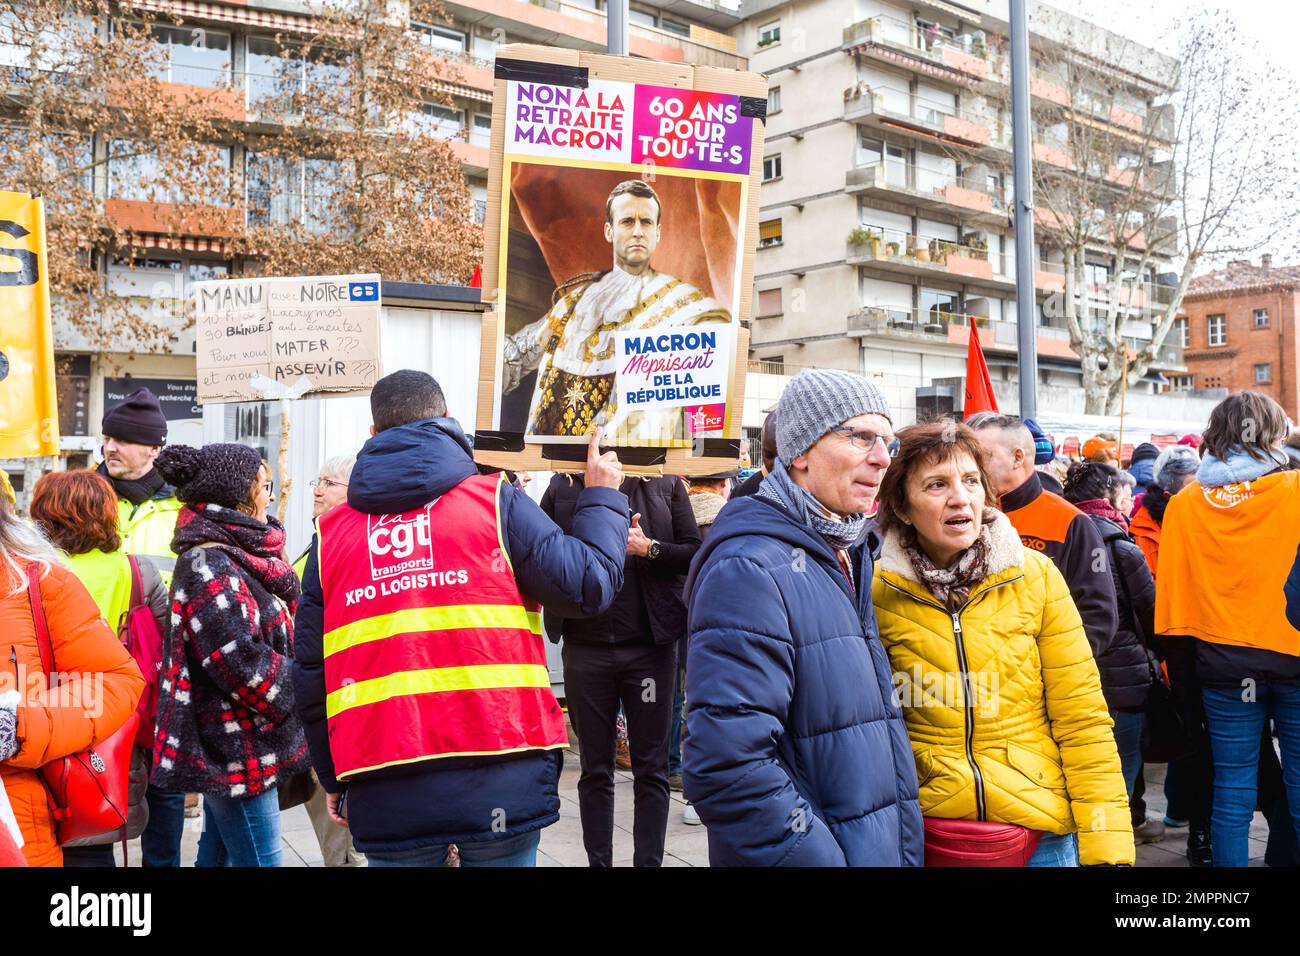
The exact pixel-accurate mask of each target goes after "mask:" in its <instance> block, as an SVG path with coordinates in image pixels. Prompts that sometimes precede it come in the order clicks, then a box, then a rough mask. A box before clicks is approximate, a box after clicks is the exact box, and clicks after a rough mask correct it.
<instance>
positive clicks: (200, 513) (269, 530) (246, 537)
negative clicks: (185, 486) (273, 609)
mask: <svg viewBox="0 0 1300 956" xmlns="http://www.w3.org/2000/svg"><path fill="white" fill-rule="evenodd" d="M203 544H216V545H220V546H221V547H222V550H224V551H225V552H226V553H227V554H229V555H230V557H231V560H233V561H235V562H236V563H237V564H239V565H240V567H242V568H243V569H244V570H246V571H247V572H248V573H249V574H250V575H252V576H253V577H254V578H256V579H257V580H258V581H260V582H261V583H262V585H263V586H264V587H265V588H266V589H267V590H268V591H270V592H271V593H272V594H274V595H275V596H276V597H278V598H281V599H283V600H284V601H285V602H286V603H288V604H289V605H290V606H291V607H292V606H295V605H296V604H297V601H298V595H299V593H300V590H301V589H300V585H299V584H298V575H296V574H294V572H293V566H292V565H290V564H289V562H287V561H286V560H285V559H284V527H283V526H282V525H281V524H280V522H279V521H277V520H276V519H275V518H273V517H270V516H268V517H267V519H266V521H265V522H262V521H258V520H257V519H256V518H253V517H251V516H250V515H246V514H244V513H243V512H242V511H236V510H235V509H234V508H223V507H221V506H220V505H213V504H202V503H200V504H197V505H193V506H191V505H186V506H185V507H184V508H182V509H181V511H180V514H178V515H177V516H176V534H175V535H174V536H173V537H172V550H173V551H174V552H176V553H177V554H183V553H185V552H186V551H188V550H189V549H190V548H196V547H198V546H199V545H203Z"/></svg>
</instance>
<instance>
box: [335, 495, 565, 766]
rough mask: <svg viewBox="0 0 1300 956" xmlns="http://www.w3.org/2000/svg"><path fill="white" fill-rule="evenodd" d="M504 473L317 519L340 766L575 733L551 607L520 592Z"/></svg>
mask: <svg viewBox="0 0 1300 956" xmlns="http://www.w3.org/2000/svg"><path fill="white" fill-rule="evenodd" d="M500 488H501V479H500V477H499V476H490V475H488V476H484V475H475V476H473V477H470V478H467V479H466V480H465V481H463V482H461V484H459V485H458V486H456V487H455V488H453V489H452V490H451V491H449V492H447V493H446V494H445V495H443V496H442V497H440V498H438V499H435V500H434V501H433V502H431V503H430V504H429V505H427V506H425V507H423V508H418V509H415V510H412V511H408V512H405V513H403V514H400V515H367V514H365V513H364V512H360V511H356V510H355V509H353V508H351V507H349V506H348V505H340V506H338V507H337V508H334V509H331V510H330V511H329V512H327V513H326V514H325V515H323V516H322V517H321V519H320V529H319V536H318V547H319V552H318V560H319V564H320V578H321V590H322V593H323V595H324V605H325V607H324V612H325V633H324V636H323V652H324V659H325V688H326V708H325V709H326V717H327V725H328V728H329V740H330V752H331V755H332V756H333V759H334V767H335V774H336V776H337V777H338V778H339V779H341V780H343V779H347V778H349V777H350V776H352V775H355V774H358V773H363V772H366V771H369V770H376V769H379V768H381V767H388V766H394V765H397V764H404V763H413V762H415V761H420V760H433V759H437V758H441V757H452V756H476V755H491V754H506V753H516V752H519V751H525V750H549V749H553V748H557V747H565V746H567V745H568V741H567V738H566V736H565V731H564V715H563V713H562V711H561V710H560V706H559V703H558V702H557V701H556V700H555V695H554V694H553V693H552V692H551V684H550V676H549V673H548V670H547V667H546V648H545V643H544V641H543V639H542V636H541V635H542V624H541V614H540V610H539V608H538V607H537V605H536V604H533V603H531V602H528V601H526V600H525V599H524V597H523V596H522V595H521V594H520V592H519V587H518V584H517V583H516V582H515V578H514V571H513V569H512V568H511V566H510V562H509V558H508V556H507V555H506V553H505V549H504V545H503V541H502V536H501V529H500V498H499V495H500Z"/></svg>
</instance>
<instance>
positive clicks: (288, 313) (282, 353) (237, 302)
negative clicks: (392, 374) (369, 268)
mask: <svg viewBox="0 0 1300 956" xmlns="http://www.w3.org/2000/svg"><path fill="white" fill-rule="evenodd" d="M194 314H195V323H196V329H195V332H196V346H195V348H196V357H197V359H198V388H199V403H200V404H203V403H206V402H250V401H259V400H263V399H280V398H301V397H303V396H305V395H316V394H321V393H325V392H328V393H330V394H353V395H355V394H365V393H367V392H369V391H370V388H371V386H373V385H374V384H375V382H376V380H378V379H379V377H380V376H381V375H382V374H383V371H382V369H381V367H380V366H381V360H380V356H381V352H380V347H379V325H380V322H379V276H377V275H357V276H304V277H298V278H255V279H227V280H220V279H218V280H212V281H205V282H196V283H195V284H194Z"/></svg>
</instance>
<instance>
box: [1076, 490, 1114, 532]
mask: <svg viewBox="0 0 1300 956" xmlns="http://www.w3.org/2000/svg"><path fill="white" fill-rule="evenodd" d="M1070 504H1072V505H1074V506H1075V507H1076V508H1078V509H1079V510H1080V511H1082V512H1083V513H1084V514H1086V515H1101V516H1102V517H1103V518H1109V519H1110V520H1111V521H1113V522H1115V523H1116V524H1117V525H1119V526H1120V527H1121V528H1122V529H1123V530H1125V531H1127V530H1128V518H1126V517H1125V516H1124V515H1122V514H1120V513H1119V512H1118V511H1116V510H1115V506H1114V505H1112V504H1111V503H1110V502H1109V501H1107V500H1106V499H1105V498H1088V499H1086V500H1085V501H1072V502H1070Z"/></svg>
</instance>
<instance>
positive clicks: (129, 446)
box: [98, 388, 185, 867]
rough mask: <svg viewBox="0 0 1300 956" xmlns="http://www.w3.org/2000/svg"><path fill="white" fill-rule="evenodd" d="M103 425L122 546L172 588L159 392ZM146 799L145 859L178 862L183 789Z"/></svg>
mask: <svg viewBox="0 0 1300 956" xmlns="http://www.w3.org/2000/svg"><path fill="white" fill-rule="evenodd" d="M100 431H101V433H102V434H103V436H104V438H103V441H104V443H103V452H104V461H103V463H102V464H101V465H100V466H99V469H98V471H99V473H100V474H101V475H103V476H104V477H105V478H107V479H108V481H109V483H110V484H111V485H112V486H113V490H114V491H116V492H117V526H118V533H119V534H121V536H122V550H123V551H125V552H127V553H128V554H140V555H144V556H145V557H147V558H148V559H149V560H150V561H152V562H153V564H154V567H156V568H157V569H158V571H159V573H160V574H161V575H162V579H163V583H164V584H166V585H167V586H168V588H170V587H171V580H172V571H173V570H174V569H175V567H176V555H175V554H174V553H173V552H172V536H173V535H174V534H175V533H176V517H177V515H179V514H180V510H181V503H180V501H179V500H178V499H177V498H176V490H175V489H174V488H172V486H171V485H169V484H167V482H165V481H164V480H163V477H162V475H160V474H159V473H158V470H157V469H156V468H155V467H154V459H156V458H157V457H158V453H159V452H160V451H162V446H163V445H164V444H165V443H166V442H167V419H166V418H165V417H164V416H163V412H162V406H161V405H160V404H159V402H158V397H157V396H156V395H154V393H153V392H151V391H149V389H147V388H137V389H136V390H135V391H134V392H132V393H131V394H130V395H128V396H127V398H126V401H124V402H122V403H121V404H120V405H115V406H113V407H112V408H110V409H109V410H108V411H107V412H105V413H104V421H103V425H102V426H101V428H100ZM149 676H151V675H146V677H149ZM154 679H155V680H156V679H157V678H156V677H155V678H154ZM145 799H146V801H147V802H148V804H149V825H148V826H147V827H146V828H145V831H144V833H142V834H141V835H140V853H141V862H142V864H143V865H144V866H149V867H167V866H180V865H181V835H182V832H183V830H184V828H185V794H184V793H182V792H180V791H175V790H163V789H161V788H159V787H155V786H153V785H152V784H150V785H149V789H148V791H147V793H146V797H145Z"/></svg>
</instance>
